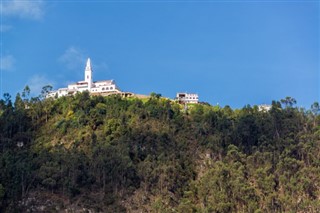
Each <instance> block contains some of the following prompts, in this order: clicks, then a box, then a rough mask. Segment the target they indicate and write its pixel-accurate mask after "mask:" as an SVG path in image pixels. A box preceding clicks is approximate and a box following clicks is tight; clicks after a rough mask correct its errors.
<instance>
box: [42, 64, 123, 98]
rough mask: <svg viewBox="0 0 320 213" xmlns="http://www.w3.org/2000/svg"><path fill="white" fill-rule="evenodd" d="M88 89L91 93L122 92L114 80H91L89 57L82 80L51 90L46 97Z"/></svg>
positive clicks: (60, 95) (71, 93)
mask: <svg viewBox="0 0 320 213" xmlns="http://www.w3.org/2000/svg"><path fill="white" fill-rule="evenodd" d="M83 91H89V92H90V93H91V94H93V95H94V94H118V93H122V92H121V91H120V89H119V88H118V87H117V85H116V83H115V81H114V80H105V81H93V79H92V69H91V62H90V58H88V60H87V65H86V68H85V71H84V81H78V82H76V83H73V84H69V85H68V87H67V88H60V89H58V90H56V91H51V92H50V93H49V94H48V95H47V97H58V98H59V97H62V96H66V95H73V94H75V93H77V92H83Z"/></svg>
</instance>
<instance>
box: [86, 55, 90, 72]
mask: <svg viewBox="0 0 320 213" xmlns="http://www.w3.org/2000/svg"><path fill="white" fill-rule="evenodd" d="M89 70H91V61H90V58H88V60H87V65H86V71H89Z"/></svg>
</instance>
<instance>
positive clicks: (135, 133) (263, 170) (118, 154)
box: [0, 87, 320, 212]
mask: <svg viewBox="0 0 320 213" xmlns="http://www.w3.org/2000/svg"><path fill="white" fill-rule="evenodd" d="M49 89H50V87H45V88H44V90H43V92H42V94H41V95H40V96H39V97H29V94H30V89H29V88H28V87H26V88H25V90H24V91H23V92H22V95H20V94H17V96H16V98H15V101H14V103H13V102H12V100H11V97H10V95H9V94H5V95H4V98H3V99H2V100H0V151H1V153H0V171H1V172H0V212H21V211H25V210H26V209H28V208H29V209H30V208H38V209H36V210H35V209H33V211H34V212H39V211H40V212H41V211H43V212H56V211H59V210H63V209H68V208H69V209H70V208H71V209H72V208H73V209H75V208H77V207H81V208H82V209H83V208H85V209H90V210H92V211H95V212H126V211H127V212H319V211H320V199H319V198H320V189H319V187H320V160H319V158H318V154H319V152H320V140H319V139H320V125H319V124H320V116H319V112H320V107H319V104H318V103H314V104H313V105H312V107H311V109H310V110H305V109H301V108H297V107H295V104H296V100H295V99H293V98H290V97H287V98H285V99H283V100H281V101H274V102H273V103H272V109H271V110H270V111H267V112H266V111H259V110H258V107H257V106H254V107H251V106H249V105H248V106H245V107H244V108H243V109H240V110H232V109H231V108H230V107H228V106H226V107H224V108H220V107H213V106H210V105H209V104H199V105H193V106H192V107H189V109H188V110H185V109H184V107H183V106H181V105H179V104H177V103H174V102H171V101H170V100H167V99H164V98H161V95H160V94H153V95H151V97H150V98H149V99H148V100H147V101H141V100H139V99H133V98H130V99H124V98H121V97H119V96H109V97H101V96H93V97H90V96H89V94H88V93H87V92H84V93H79V94H77V95H75V96H70V97H62V98H59V99H45V98H44V97H45V95H46V92H47V91H48V90H49ZM37 202H39V203H40V204H41V206H40V204H39V203H38V204H37ZM31 210H32V209H31Z"/></svg>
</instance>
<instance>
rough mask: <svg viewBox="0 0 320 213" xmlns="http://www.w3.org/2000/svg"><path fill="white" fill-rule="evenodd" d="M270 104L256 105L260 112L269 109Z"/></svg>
mask: <svg viewBox="0 0 320 213" xmlns="http://www.w3.org/2000/svg"><path fill="white" fill-rule="evenodd" d="M271 108H272V106H271V105H268V104H261V105H259V106H258V110H259V111H260V112H268V111H269V110H271Z"/></svg>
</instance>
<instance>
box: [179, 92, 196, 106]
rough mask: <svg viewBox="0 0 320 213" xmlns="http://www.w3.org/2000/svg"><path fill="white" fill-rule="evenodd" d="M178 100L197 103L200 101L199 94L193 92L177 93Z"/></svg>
mask: <svg viewBox="0 0 320 213" xmlns="http://www.w3.org/2000/svg"><path fill="white" fill-rule="evenodd" d="M176 100H178V101H179V102H180V103H190V104H197V103H199V96H198V94H193V93H177V96H176Z"/></svg>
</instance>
